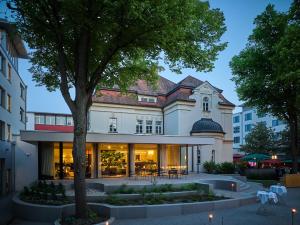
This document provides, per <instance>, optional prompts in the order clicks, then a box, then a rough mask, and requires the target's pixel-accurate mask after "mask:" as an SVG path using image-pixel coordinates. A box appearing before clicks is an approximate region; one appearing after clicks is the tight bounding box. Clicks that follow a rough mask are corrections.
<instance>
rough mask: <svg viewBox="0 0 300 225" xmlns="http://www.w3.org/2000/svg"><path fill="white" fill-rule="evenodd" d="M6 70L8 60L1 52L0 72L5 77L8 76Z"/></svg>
mask: <svg viewBox="0 0 300 225" xmlns="http://www.w3.org/2000/svg"><path fill="white" fill-rule="evenodd" d="M5 69H6V59H5V57H4V56H3V55H2V53H1V52H0V72H2V74H3V75H4V76H6V74H5V72H6V71H5Z"/></svg>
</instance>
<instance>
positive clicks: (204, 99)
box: [203, 97, 209, 112]
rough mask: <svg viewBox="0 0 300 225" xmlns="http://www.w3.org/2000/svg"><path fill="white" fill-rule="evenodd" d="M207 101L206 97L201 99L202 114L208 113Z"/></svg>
mask: <svg viewBox="0 0 300 225" xmlns="http://www.w3.org/2000/svg"><path fill="white" fill-rule="evenodd" d="M208 101H209V99H208V97H204V98H203V111H204V112H208Z"/></svg>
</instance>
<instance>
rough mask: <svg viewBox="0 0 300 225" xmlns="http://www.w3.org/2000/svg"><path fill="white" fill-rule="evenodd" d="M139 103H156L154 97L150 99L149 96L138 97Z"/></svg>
mask: <svg viewBox="0 0 300 225" xmlns="http://www.w3.org/2000/svg"><path fill="white" fill-rule="evenodd" d="M138 100H139V102H149V103H155V102H157V98H156V97H152V96H151V97H150V96H138Z"/></svg>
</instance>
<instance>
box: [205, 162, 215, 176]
mask: <svg viewBox="0 0 300 225" xmlns="http://www.w3.org/2000/svg"><path fill="white" fill-rule="evenodd" d="M203 167H204V169H205V170H206V172H207V173H213V172H215V171H217V169H218V165H217V164H216V163H215V162H213V161H210V162H208V161H206V162H204V164H203Z"/></svg>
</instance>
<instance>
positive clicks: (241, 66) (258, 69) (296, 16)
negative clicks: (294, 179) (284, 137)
mask: <svg viewBox="0 0 300 225" xmlns="http://www.w3.org/2000/svg"><path fill="white" fill-rule="evenodd" d="M254 24H255V25H256V27H255V28H254V30H253V32H252V34H251V35H250V37H249V40H248V44H247V46H246V48H245V49H244V50H242V51H241V52H240V53H239V55H237V56H234V57H233V58H232V60H231V62H230V67H231V69H232V73H233V80H234V81H235V83H236V86H237V92H238V95H239V97H240V99H241V100H243V101H245V102H246V104H247V105H248V106H253V107H257V108H258V110H259V111H260V112H265V113H267V112H268V113H271V114H273V115H274V116H276V117H279V118H280V119H283V120H285V121H287V123H288V125H289V128H290V131H291V132H290V134H291V155H292V157H293V169H294V171H295V172H296V171H297V157H298V154H299V149H298V148H299V145H298V143H297V137H299V133H298V124H299V119H300V93H299V92H300V60H299V59H300V1H299V0H295V1H294V3H293V4H292V5H291V7H290V9H289V11H288V12H286V13H282V12H277V11H275V9H274V6H273V5H268V6H267V8H266V10H265V11H264V12H263V13H262V14H261V15H259V16H257V17H256V19H255V20H254Z"/></svg>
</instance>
